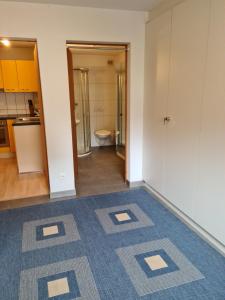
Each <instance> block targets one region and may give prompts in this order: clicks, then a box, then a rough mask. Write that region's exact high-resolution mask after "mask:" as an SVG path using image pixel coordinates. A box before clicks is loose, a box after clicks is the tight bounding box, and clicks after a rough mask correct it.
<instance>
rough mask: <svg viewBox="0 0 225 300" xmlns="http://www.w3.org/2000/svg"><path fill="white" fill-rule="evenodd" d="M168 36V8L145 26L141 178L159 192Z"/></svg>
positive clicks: (169, 18)
mask: <svg viewBox="0 0 225 300" xmlns="http://www.w3.org/2000/svg"><path fill="white" fill-rule="evenodd" d="M170 39H171V11H168V12H166V13H164V14H162V15H160V16H159V17H158V18H156V19H155V20H153V21H151V22H150V23H149V24H148V25H147V28H146V65H145V78H146V82H145V104H144V114H145V116H144V120H145V121H144V139H143V140H144V147H143V148H144V153H143V154H144V161H145V163H144V165H143V177H144V180H145V181H146V182H147V183H148V184H149V185H151V186H152V187H153V188H155V189H156V190H158V191H159V192H161V188H162V173H163V164H164V156H165V154H164V152H165V126H164V123H163V117H164V116H165V114H166V103H167V96H168V82H169V81H168V79H169V61H170Z"/></svg>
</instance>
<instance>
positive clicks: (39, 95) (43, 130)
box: [34, 43, 49, 186]
mask: <svg viewBox="0 0 225 300" xmlns="http://www.w3.org/2000/svg"><path fill="white" fill-rule="evenodd" d="M34 67H35V71H36V74H37V84H38V86H37V94H38V105H39V111H40V128H41V140H42V149H43V151H42V155H43V163H44V173H45V175H46V179H47V182H48V186H49V174H48V155H47V145H46V134H45V121H44V110H43V102H42V92H41V79H40V69H39V61H38V50H37V44H36V43H35V46H34Z"/></svg>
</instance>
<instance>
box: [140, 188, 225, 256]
mask: <svg viewBox="0 0 225 300" xmlns="http://www.w3.org/2000/svg"><path fill="white" fill-rule="evenodd" d="M143 187H144V188H145V190H146V191H147V192H149V193H150V194H151V195H153V196H155V198H156V199H157V200H159V201H160V202H161V203H162V204H163V205H164V206H166V207H167V208H168V209H169V210H170V211H171V212H172V213H173V214H175V215H176V216H177V217H178V218H179V219H180V220H181V221H182V222H184V223H185V224H186V225H187V226H188V227H189V228H190V229H191V230H193V231H194V232H195V233H196V234H198V235H199V236H200V237H201V238H202V239H203V240H205V241H206V242H207V243H208V244H210V245H211V246H212V247H213V248H214V249H216V250H217V251H218V252H220V253H221V254H222V255H223V256H225V246H224V245H223V244H222V243H221V242H220V241H218V240H217V239H216V238H214V237H213V236H212V235H211V234H210V233H208V232H207V231H206V230H205V229H203V228H202V227H201V226H200V225H198V224H197V223H196V222H195V221H193V220H192V219H191V218H190V217H188V216H187V215H186V214H184V213H183V212H182V211H181V210H180V209H179V208H177V207H176V206H175V205H173V204H172V203H171V202H170V201H169V200H167V199H166V198H165V197H163V196H162V195H161V194H160V193H158V192H157V191H156V190H155V189H154V188H152V187H151V186H149V185H148V184H147V183H144V185H143Z"/></svg>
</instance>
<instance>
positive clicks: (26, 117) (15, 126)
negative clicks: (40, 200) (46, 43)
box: [0, 39, 49, 201]
mask: <svg viewBox="0 0 225 300" xmlns="http://www.w3.org/2000/svg"><path fill="white" fill-rule="evenodd" d="M41 100H42V99H41V90H40V84H39V68H38V58H37V47H36V43H35V42H32V41H9V40H6V39H1V40H0V201H8V200H14V199H24V198H30V197H37V196H44V195H48V194H49V186H48V171H47V158H46V157H47V155H46V145H45V135H44V124H43V123H44V122H43V116H42V114H43V110H42V102H41Z"/></svg>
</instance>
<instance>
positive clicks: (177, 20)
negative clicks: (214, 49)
mask: <svg viewBox="0 0 225 300" xmlns="http://www.w3.org/2000/svg"><path fill="white" fill-rule="evenodd" d="M209 11H210V1H209V0H198V1H196V0H187V1H185V2H183V3H181V4H179V5H177V6H176V7H175V8H174V9H173V16H172V44H171V69H170V87H169V98H168V115H169V116H171V118H172V120H171V121H170V122H169V123H168V125H167V142H166V143H167V145H166V148H167V151H166V159H165V163H166V165H165V178H164V183H165V192H164V195H165V197H166V198H168V199H169V200H170V201H171V202H173V203H174V204H175V205H176V206H177V207H178V208H180V209H181V210H183V211H184V212H185V213H188V214H189V215H190V213H191V212H192V208H193V207H192V201H193V195H194V193H195V191H196V184H197V170H198V163H199V162H198V153H199V135H200V117H201V100H202V93H203V78H204V70H205V61H206V53H207V37H208V25H209Z"/></svg>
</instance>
